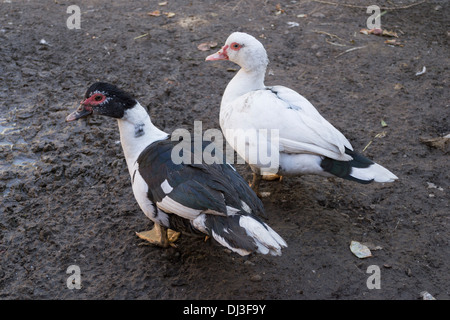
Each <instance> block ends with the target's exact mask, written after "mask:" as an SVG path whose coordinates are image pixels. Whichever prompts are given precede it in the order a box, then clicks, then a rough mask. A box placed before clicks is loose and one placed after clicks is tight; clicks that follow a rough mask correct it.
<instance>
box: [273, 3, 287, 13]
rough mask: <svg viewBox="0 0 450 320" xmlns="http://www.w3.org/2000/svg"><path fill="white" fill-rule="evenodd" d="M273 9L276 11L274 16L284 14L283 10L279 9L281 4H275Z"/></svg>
mask: <svg viewBox="0 0 450 320" xmlns="http://www.w3.org/2000/svg"><path fill="white" fill-rule="evenodd" d="M275 9H276V12H275V14H281V13H284V12H285V11H284V10H283V9H281V4H279V3H277V4H276V6H275Z"/></svg>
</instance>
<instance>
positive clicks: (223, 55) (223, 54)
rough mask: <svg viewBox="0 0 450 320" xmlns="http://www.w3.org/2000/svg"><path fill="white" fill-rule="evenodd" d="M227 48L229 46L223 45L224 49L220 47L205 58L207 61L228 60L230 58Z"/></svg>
mask: <svg viewBox="0 0 450 320" xmlns="http://www.w3.org/2000/svg"><path fill="white" fill-rule="evenodd" d="M227 49H228V46H224V47H222V49H220V50H219V51H217V52H216V53H213V54H212V55H209V56H207V57H206V59H205V60H206V61H214V60H228V59H229V58H228V55H227Z"/></svg>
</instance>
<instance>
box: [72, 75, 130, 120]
mask: <svg viewBox="0 0 450 320" xmlns="http://www.w3.org/2000/svg"><path fill="white" fill-rule="evenodd" d="M135 104H136V100H135V99H134V98H133V97H131V96H130V95H129V94H128V93H126V92H125V91H123V90H120V89H119V88H117V87H116V86H114V85H112V84H109V83H105V82H96V83H94V84H93V85H91V86H90V87H89V89H88V90H87V91H86V94H85V95H84V100H83V101H81V103H80V106H79V107H78V109H77V110H75V111H74V112H72V113H71V114H69V115H68V116H67V118H66V121H74V120H78V119H81V118H85V117H87V116H90V115H92V114H94V113H95V114H101V115H105V116H109V117H113V118H122V117H123V115H124V113H125V110H126V109H129V108H132V107H133V106H134V105H135Z"/></svg>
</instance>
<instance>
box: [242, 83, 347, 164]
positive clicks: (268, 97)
mask: <svg viewBox="0 0 450 320" xmlns="http://www.w3.org/2000/svg"><path fill="white" fill-rule="evenodd" d="M243 99H244V100H245V101H246V103H247V105H248V106H250V111H249V110H248V109H246V108H243V112H242V113H241V114H240V115H239V116H241V118H244V119H245V121H247V122H248V126H249V127H252V128H255V129H258V128H259V129H262V128H267V129H278V130H279V146H280V151H281V152H286V153H312V154H318V155H322V156H326V157H330V158H332V159H336V160H344V161H346V160H351V159H352V158H351V157H350V156H349V155H347V154H345V148H348V149H350V150H353V148H352V146H351V144H350V142H349V141H348V140H347V139H346V138H345V136H344V135H343V134H342V133H341V132H340V131H339V130H337V129H336V128H335V127H334V126H333V125H331V124H330V123H329V122H328V121H327V120H326V119H325V118H323V117H322V116H321V115H320V114H319V112H318V111H317V110H316V109H315V108H314V106H313V105H312V104H311V103H310V102H309V101H308V100H307V99H306V98H304V97H302V96H301V95H300V94H298V93H297V92H295V91H293V90H291V89H289V88H286V87H282V86H275V87H268V88H267V89H266V90H258V91H254V92H250V93H248V94H247V95H246V96H244V97H243ZM243 121H244V120H241V123H242V122H243Z"/></svg>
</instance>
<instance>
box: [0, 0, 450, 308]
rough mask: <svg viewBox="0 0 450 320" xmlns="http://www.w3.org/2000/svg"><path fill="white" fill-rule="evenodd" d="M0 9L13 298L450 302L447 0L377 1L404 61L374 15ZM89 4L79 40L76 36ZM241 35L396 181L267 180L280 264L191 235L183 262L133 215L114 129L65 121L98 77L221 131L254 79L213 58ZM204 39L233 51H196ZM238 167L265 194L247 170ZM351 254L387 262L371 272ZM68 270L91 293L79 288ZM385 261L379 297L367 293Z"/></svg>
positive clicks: (244, 4) (131, 7) (1, 289)
mask: <svg viewBox="0 0 450 320" xmlns="http://www.w3.org/2000/svg"><path fill="white" fill-rule="evenodd" d="M1 2H2V3H1V4H0V84H1V85H0V111H1V115H0V118H1V119H0V130H1V142H0V148H1V158H0V161H1V162H0V168H1V177H0V191H2V192H3V200H2V203H1V213H0V298H1V299H420V298H421V297H420V292H422V291H428V292H429V293H431V294H432V295H433V296H434V297H435V298H436V299H449V298H450V268H449V266H450V237H449V222H450V221H449V212H450V207H449V192H450V176H449V172H450V170H449V168H450V167H449V164H450V161H449V149H448V145H447V148H446V146H444V148H435V147H431V146H429V145H427V144H425V143H423V142H422V141H421V140H420V138H437V137H441V136H443V135H446V134H448V133H449V132H450V109H449V105H448V103H449V101H450V96H449V86H448V79H449V78H450V77H449V46H448V40H449V37H450V35H449V30H450V25H449V20H448V16H449V4H448V2H447V1H444V0H442V1H427V2H426V3H422V4H419V5H416V6H411V7H409V8H407V7H406V6H407V5H409V4H413V3H414V2H413V1H408V0H407V1H402V2H400V1H377V3H378V5H380V6H381V7H388V8H392V7H399V6H400V7H403V8H398V9H396V10H387V13H386V14H384V15H383V16H382V17H381V23H382V28H383V29H387V30H392V31H395V32H397V34H398V38H396V40H397V42H400V43H401V44H402V46H398V45H388V44H386V43H385V40H390V39H391V38H388V37H382V36H377V35H365V34H361V33H360V32H359V31H360V29H362V28H366V20H367V18H368V17H369V14H367V13H366V9H365V6H366V5H367V6H368V5H371V4H374V1H353V0H349V1H343V2H341V1H338V2H339V3H340V4H339V5H331V4H326V3H323V2H320V1H301V0H298V1H284V0H278V1H250V0H239V1H236V0H234V1H181V0H168V1H167V2H168V3H167V5H165V6H159V5H158V1H144V0H137V1H124V0H120V1H100V0H86V1H69V2H67V1H64V0H57V1H53V0H52V1H50V0H49V1H1ZM76 2H79V5H80V8H81V29H80V30H75V29H72V30H70V29H68V28H67V26H66V20H67V18H68V17H69V16H70V14H67V13H66V10H67V7H68V6H69V5H72V4H76ZM159 2H161V1H159ZM416 2H419V1H416ZM277 3H280V6H279V8H280V9H281V10H277V8H276V5H277ZM344 3H346V4H352V5H353V6H347V5H343V4H344ZM355 5H356V6H355ZM358 6H360V7H358ZM154 10H161V11H162V14H161V16H158V17H155V16H149V15H148V14H147V13H148V12H151V11H154ZM383 11H385V10H384V9H383V8H382V12H383ZM168 12H174V13H175V16H173V17H168V16H166V15H165V14H164V13H168ZM302 14H306V15H307V16H301V15H302ZM299 15H300V16H299ZM288 22H296V23H298V25H297V26H296V25H292V24H288ZM233 31H244V32H247V33H250V34H252V35H254V36H256V37H258V38H259V39H260V40H261V41H262V42H263V44H264V45H265V47H266V49H267V51H268V54H269V57H270V60H271V63H270V65H269V69H268V74H267V79H266V84H267V85H274V84H282V85H286V86H288V87H291V88H293V89H295V90H297V91H299V92H300V93H301V94H303V95H304V96H305V97H306V98H308V99H309V100H310V101H311V102H312V103H313V104H314V105H315V106H316V107H317V109H318V110H319V111H320V112H321V113H322V114H323V115H324V116H325V118H327V119H328V120H329V121H330V122H331V123H332V124H334V125H335V126H336V127H337V128H338V129H340V130H341V131H342V132H343V133H344V134H345V135H346V136H347V138H348V139H349V140H350V141H351V142H352V144H353V146H354V147H355V149H357V150H359V151H362V150H363V149H364V148H365V147H366V146H367V145H368V144H369V143H370V142H372V143H371V144H370V145H368V146H367V148H366V149H365V151H364V152H363V153H364V154H365V155H366V156H368V157H370V158H372V159H374V160H375V161H376V162H378V163H380V164H381V165H383V166H385V167H387V168H389V170H391V171H392V172H393V173H395V174H396V175H397V176H398V177H399V180H398V181H397V182H395V183H391V184H384V185H383V184H370V185H361V184H357V183H354V182H350V181H344V180H340V179H325V178H322V177H316V176H304V177H286V178H284V179H283V180H282V181H281V182H263V184H262V191H265V192H271V196H270V197H267V198H264V199H263V202H264V205H265V207H266V211H267V218H266V221H267V222H268V223H269V224H270V225H271V226H272V227H273V228H274V229H275V230H276V231H277V232H278V233H279V234H280V235H281V236H282V237H283V238H284V239H285V240H286V241H287V243H288V245H289V247H288V248H287V249H285V250H284V251H283V255H282V256H281V257H272V256H262V255H253V256H250V257H247V258H242V257H240V256H238V255H236V254H233V253H230V252H228V251H227V250H224V249H223V248H222V247H221V246H219V245H218V244H216V243H214V242H212V241H211V240H208V241H206V242H205V241H204V240H203V239H198V238H194V237H189V236H182V237H181V239H180V240H179V241H178V242H177V246H178V247H177V248H170V249H166V250H165V249H161V248H157V247H153V246H149V245H143V241H142V240H140V239H139V238H138V237H137V236H136V235H135V232H136V231H143V230H147V229H149V228H151V227H152V223H151V221H150V220H148V219H147V218H146V217H145V216H144V214H143V213H142V212H141V211H140V209H139V207H138V205H137V203H136V201H135V199H134V196H133V193H132V190H131V184H130V177H129V175H128V171H127V168H126V164H125V160H124V156H123V153H122V149H121V146H120V143H118V140H119V131H118V127H117V124H116V121H115V120H113V119H110V118H103V117H94V118H91V119H90V120H89V121H84V120H83V121H79V122H76V123H65V121H64V119H65V117H66V116H67V115H68V114H69V113H70V112H71V111H73V110H74V109H75V108H76V107H77V105H78V103H79V101H80V100H81V99H82V97H83V95H84V92H85V90H86V89H87V87H88V86H89V85H90V84H91V83H93V82H95V81H98V80H102V81H108V82H112V83H114V84H116V85H118V86H120V87H122V88H124V89H126V90H127V91H130V92H131V93H133V94H134V95H135V96H136V97H137V98H138V100H139V101H140V102H141V104H143V105H145V106H147V107H148V109H149V113H150V115H151V117H152V120H153V122H154V123H155V124H156V125H157V126H158V127H160V128H162V129H163V130H165V131H166V132H172V131H173V130H175V129H177V128H187V129H190V130H192V129H193V124H194V121H202V122H203V130H206V129H208V128H219V122H218V118H219V106H220V99H221V95H222V93H223V91H224V89H225V86H226V84H227V83H228V81H229V80H230V79H231V78H232V77H233V75H234V73H235V71H236V69H237V68H238V67H237V66H236V65H234V64H232V63H231V62H223V61H222V62H205V61H204V59H205V57H206V56H207V55H209V54H211V53H213V52H214V51H215V50H218V49H219V48H220V46H221V45H222V44H223V43H224V42H225V40H226V38H227V37H228V35H229V34H230V33H231V32H233ZM140 36H141V37H140ZM42 39H44V41H41V40H42ZM207 41H215V42H217V43H218V46H217V47H216V48H214V49H211V50H209V51H200V50H199V49H197V46H198V45H199V44H201V43H203V42H207ZM41 42H42V43H41ZM355 47H363V48H359V49H356V50H353V51H347V52H345V51H346V50H348V49H351V48H355ZM344 52H345V53H344ZM424 66H425V67H426V72H425V73H424V74H422V75H416V73H417V72H419V71H422V69H423V67H424ZM381 120H383V121H384V122H385V123H386V124H387V126H382V124H381ZM237 169H238V171H239V172H240V173H241V174H242V175H243V176H244V177H245V178H246V179H247V180H250V178H251V172H250V169H249V168H248V166H246V165H239V166H237ZM352 240H356V241H359V242H365V243H370V244H372V245H373V246H378V250H373V251H372V253H373V257H371V258H367V259H359V258H357V257H356V256H354V255H353V254H352V252H351V251H350V249H349V245H350V242H351V241H352ZM380 247H381V249H380ZM71 265H77V266H79V267H80V270H81V281H82V287H81V289H79V290H78V289H68V287H67V285H66V280H67V278H68V277H69V276H70V274H67V273H66V270H67V268H68V267H69V266H71ZM370 265H376V266H378V267H379V268H380V272H381V280H380V281H381V289H369V288H368V287H367V285H366V281H367V279H368V277H369V276H370V275H371V274H369V273H367V272H366V271H367V268H368V267H369V266H370Z"/></svg>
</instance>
